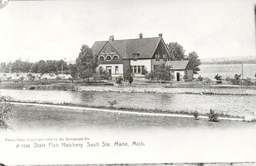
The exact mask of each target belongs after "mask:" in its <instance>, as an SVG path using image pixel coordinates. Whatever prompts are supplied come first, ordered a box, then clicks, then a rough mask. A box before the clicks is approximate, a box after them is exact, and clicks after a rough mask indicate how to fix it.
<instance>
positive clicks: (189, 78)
mask: <svg viewBox="0 0 256 166" xmlns="http://www.w3.org/2000/svg"><path fill="white" fill-rule="evenodd" d="M186 75H187V77H188V80H189V81H192V80H193V70H186Z"/></svg>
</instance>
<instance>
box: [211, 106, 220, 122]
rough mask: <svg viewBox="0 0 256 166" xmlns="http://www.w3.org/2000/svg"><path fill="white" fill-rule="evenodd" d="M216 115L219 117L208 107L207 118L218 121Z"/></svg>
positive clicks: (217, 115)
mask: <svg viewBox="0 0 256 166" xmlns="http://www.w3.org/2000/svg"><path fill="white" fill-rule="evenodd" d="M218 117H219V114H217V113H214V111H213V110H212V109H210V114H209V120H210V121H212V122H218V121H219V120H218Z"/></svg>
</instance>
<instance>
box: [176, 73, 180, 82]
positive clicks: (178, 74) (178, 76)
mask: <svg viewBox="0 0 256 166" xmlns="http://www.w3.org/2000/svg"><path fill="white" fill-rule="evenodd" d="M176 77H177V81H180V73H177V74H176Z"/></svg>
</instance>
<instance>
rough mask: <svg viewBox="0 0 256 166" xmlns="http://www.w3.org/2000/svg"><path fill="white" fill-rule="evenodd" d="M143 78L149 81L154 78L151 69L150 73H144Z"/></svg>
mask: <svg viewBox="0 0 256 166" xmlns="http://www.w3.org/2000/svg"><path fill="white" fill-rule="evenodd" d="M145 78H146V79H148V80H149V81H152V80H154V78H155V74H154V72H152V71H151V72H150V73H148V74H146V75H145Z"/></svg>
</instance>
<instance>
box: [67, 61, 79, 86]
mask: <svg viewBox="0 0 256 166" xmlns="http://www.w3.org/2000/svg"><path fill="white" fill-rule="evenodd" d="M69 71H70V75H71V77H72V83H73V82H74V80H77V79H78V70H77V66H76V64H69Z"/></svg>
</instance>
